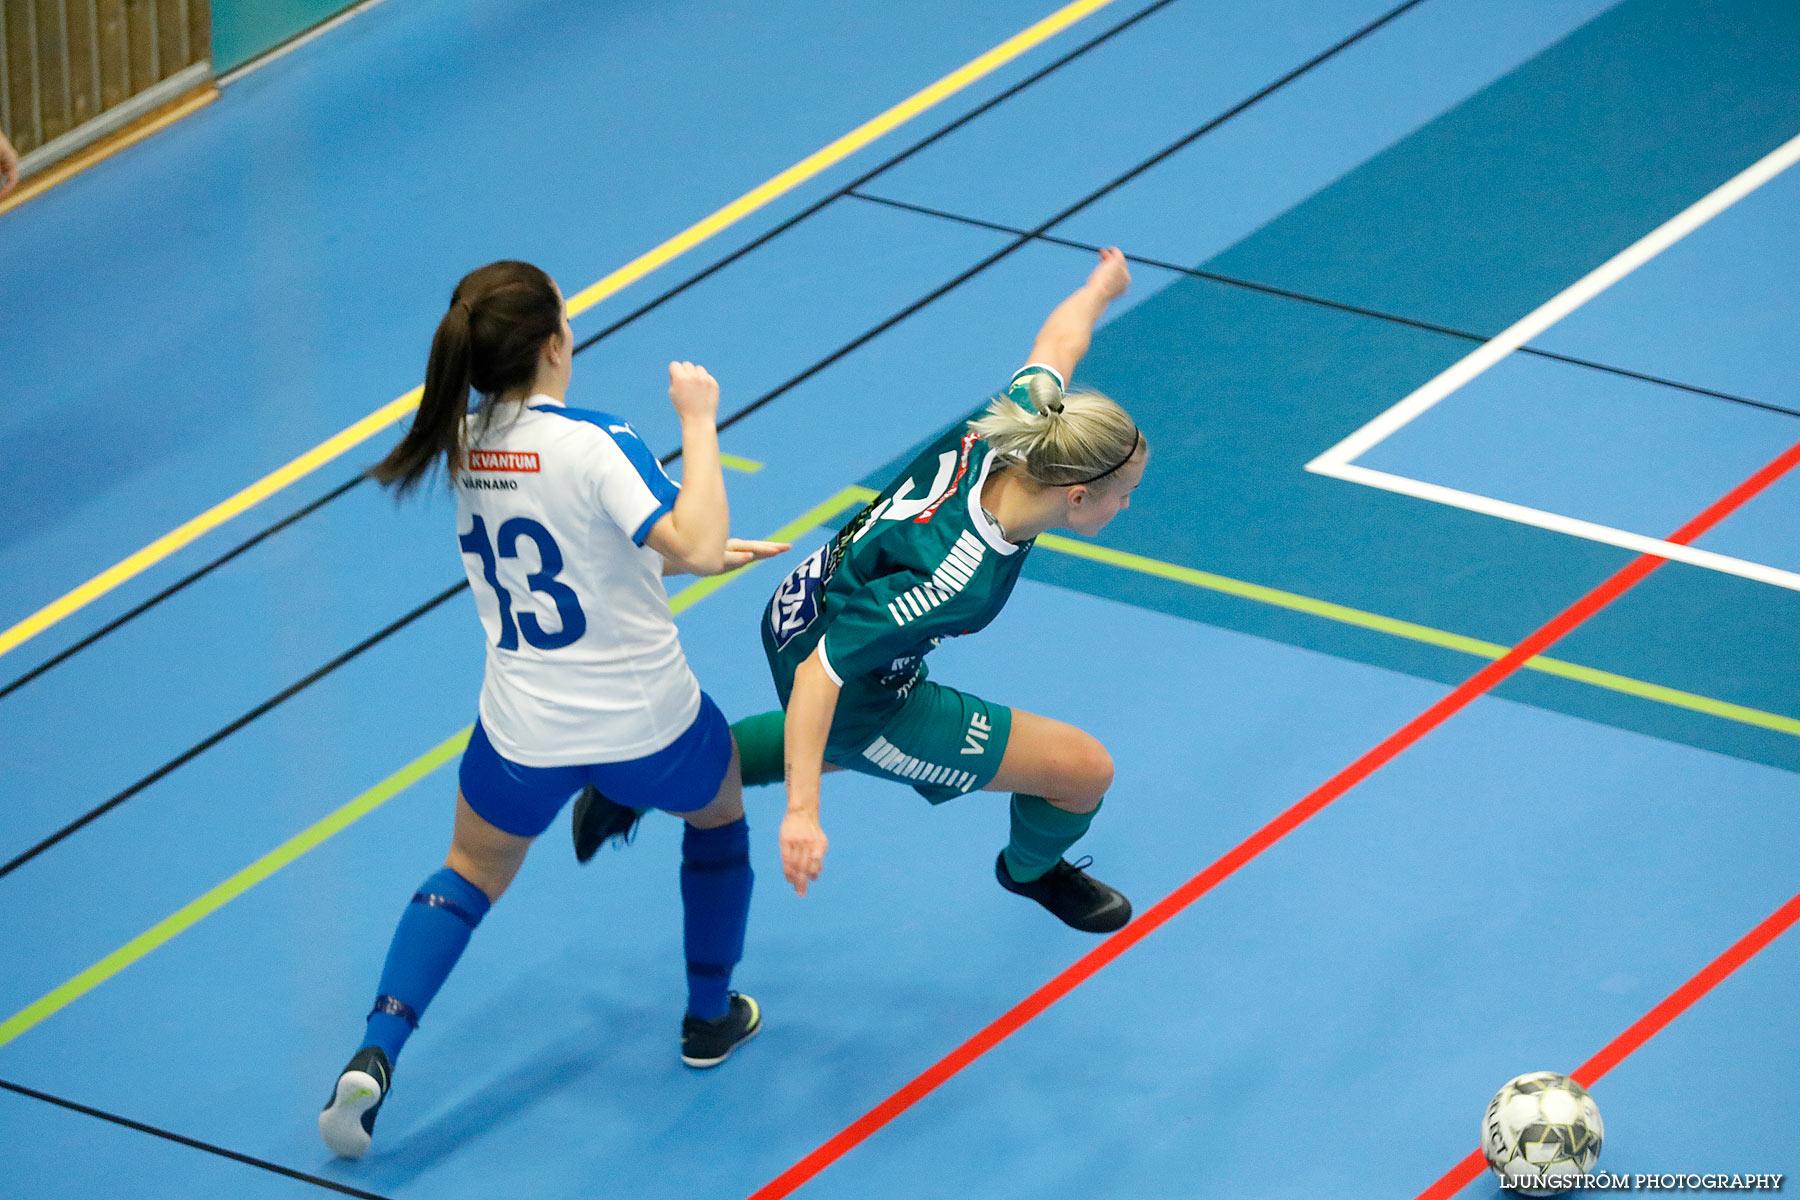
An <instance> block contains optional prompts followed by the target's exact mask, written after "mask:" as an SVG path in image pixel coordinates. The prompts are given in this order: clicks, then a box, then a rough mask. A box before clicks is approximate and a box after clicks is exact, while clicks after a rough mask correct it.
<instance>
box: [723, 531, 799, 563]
mask: <svg viewBox="0 0 1800 1200" xmlns="http://www.w3.org/2000/svg"><path fill="white" fill-rule="evenodd" d="M793 548H794V544H793V543H792V542H758V541H752V540H750V539H747V538H726V539H725V569H726V570H727V571H735V570H736V569H737V568H739V567H747V566H749V565H750V564H751V563H753V562H761V561H762V560H763V559H765V558H774V557H775V556H776V555H777V554H783V553H785V552H787V551H789V550H792V549H793Z"/></svg>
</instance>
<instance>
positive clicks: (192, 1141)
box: [0, 1079, 388, 1200]
mask: <svg viewBox="0 0 1800 1200" xmlns="http://www.w3.org/2000/svg"><path fill="white" fill-rule="evenodd" d="M0 1088H5V1089H6V1090H7V1091H9V1092H13V1093H14V1094H16V1095H20V1096H24V1097H25V1098H27V1099H29V1100H41V1101H43V1102H44V1103H45V1104H54V1105H56V1106H57V1107H58V1108H66V1109H68V1110H69V1111H70V1112H77V1113H80V1114H81V1115H82V1116H85V1117H96V1118H98V1119H100V1120H102V1121H110V1122H112V1123H113V1124H114V1125H122V1126H124V1127H125V1128H126V1129H133V1130H136V1131H137V1132H138V1133H147V1134H149V1135H150V1136H151V1137H159V1138H162V1139H163V1140H164V1141H169V1142H174V1143H176V1144H177V1145H181V1146H188V1147H191V1148H193V1149H195V1150H204V1151H206V1153H208V1154H216V1155H218V1156H219V1157H220V1158H229V1159H231V1160H232V1161H233V1162H240V1163H243V1164H244V1165H246V1166H251V1167H260V1168H262V1169H263V1170H265V1171H272V1172H274V1173H275V1174H277V1175H286V1176H287V1177H288V1178H289V1179H298V1180H300V1181H301V1182H302V1183H310V1184H312V1185H313V1186H315V1187H322V1188H325V1189H326V1190H328V1191H333V1192H338V1193H341V1194H342V1195H345V1196H360V1197H362V1198H363V1200H388V1198H387V1197H386V1196H383V1195H381V1194H380V1193H379V1192H365V1191H363V1190H362V1189H361V1188H356V1187H351V1186H350V1185H349V1184H345V1183H338V1182H336V1181H335V1180H331V1179H322V1178H320V1177H319V1176H317V1175H308V1174H307V1173H306V1172H305V1171H296V1170H294V1169H293V1168H292V1167H284V1166H282V1165H281V1164H280V1163H272V1162H270V1161H268V1160H267V1159H264V1158H257V1157H255V1156H254V1155H250V1154H240V1153H238V1152H237V1151H236V1150H227V1149H226V1148H225V1147H223V1146H215V1145H213V1144H212V1143H211V1142H203V1141H201V1140H200V1139H199V1138H191V1137H188V1136H186V1135H185V1134H180V1133H171V1132H170V1131H169V1130H167V1129H158V1128H157V1127H156V1126H154V1125H146V1124H144V1123H143V1122H142V1121H134V1120H132V1119H131V1118H130V1117H121V1116H119V1115H118V1114H117V1113H109V1112H106V1111H105V1110H103V1109H98V1108H93V1107H90V1106H89V1105H86V1104H80V1103H77V1102H76V1101H74V1100H65V1099H63V1098H62V1097H61V1096H52V1095H51V1094H50V1093H49V1092H40V1091H38V1090H37V1089H36V1088H28V1087H26V1086H24V1085H23V1084H18V1083H12V1082H10V1081H8V1080H5V1079H0Z"/></svg>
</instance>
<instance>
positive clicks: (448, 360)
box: [369, 260, 562, 496]
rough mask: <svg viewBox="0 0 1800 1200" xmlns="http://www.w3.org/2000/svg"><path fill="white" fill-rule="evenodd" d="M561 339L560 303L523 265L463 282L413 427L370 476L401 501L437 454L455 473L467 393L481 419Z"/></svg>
mask: <svg viewBox="0 0 1800 1200" xmlns="http://www.w3.org/2000/svg"><path fill="white" fill-rule="evenodd" d="M561 332H562V297H561V296H560V295H559V294H558V293H557V290H556V285H555V284H554V283H552V282H551V280H550V277H549V276H548V275H546V274H544V272H542V271H540V270H539V269H538V268H536V267H534V266H532V265H531V264H530V263H523V262H514V261H511V260H505V261H501V262H494V263H489V264H488V265H487V266H485V267H477V268H476V269H475V270H473V271H471V272H469V273H468V274H467V275H465V276H463V278H462V282H460V283H458V284H457V285H456V290H455V291H454V292H452V293H451V294H450V311H449V312H447V313H445V314H444V317H443V319H442V320H441V321H439V322H438V327H437V333H435V334H434V335H432V339H431V358H430V359H429V361H427V363H426V365H425V389H424V395H423V396H422V397H421V399H420V400H419V410H418V412H416V413H414V414H413V423H412V427H411V428H410V429H408V430H407V431H406V436H405V437H403V438H401V439H400V444H399V445H397V446H395V447H394V448H393V450H391V451H390V452H389V453H388V456H387V457H386V458H384V459H382V460H381V461H380V462H379V463H376V464H375V466H374V467H372V468H370V470H369V474H370V475H371V476H373V477H374V478H375V480H376V481H377V482H378V483H380V484H381V485H382V486H384V487H388V486H392V487H394V488H396V489H397V490H398V492H399V493H400V494H401V495H402V496H404V495H405V494H406V493H408V492H410V491H411V490H412V489H413V488H414V487H416V486H418V484H419V481H420V480H422V479H424V478H425V477H426V476H427V475H429V474H431V472H432V469H433V468H434V467H436V466H437V463H438V456H439V455H440V454H441V455H443V461H444V464H445V466H446V468H447V469H448V470H450V471H452V472H454V471H455V470H456V468H457V467H458V466H460V465H461V464H462V460H463V451H464V448H465V447H464V444H463V422H464V419H465V418H466V417H467V416H468V415H469V389H470V388H471V387H472V388H474V389H475V390H476V391H478V392H480V393H481V396H482V411H483V413H484V414H485V413H488V412H489V411H490V410H491V407H492V404H493V401H494V399H495V397H497V396H499V395H501V394H502V393H504V392H507V391H510V390H512V389H513V388H517V387H523V386H526V385H528V384H530V383H531V381H532V380H533V379H535V378H536V377H537V365H538V354H539V352H540V351H541V350H542V349H543V346H544V342H545V341H547V340H548V339H550V338H553V337H558V336H560V335H561Z"/></svg>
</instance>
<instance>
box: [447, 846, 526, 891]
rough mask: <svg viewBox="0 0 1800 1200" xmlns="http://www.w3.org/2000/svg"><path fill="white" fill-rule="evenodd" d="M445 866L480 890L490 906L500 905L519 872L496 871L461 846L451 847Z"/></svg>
mask: <svg viewBox="0 0 1800 1200" xmlns="http://www.w3.org/2000/svg"><path fill="white" fill-rule="evenodd" d="M444 865H445V866H446V867H449V868H450V869H451V870H452V871H455V872H456V873H457V874H458V875H461V876H462V877H463V878H464V879H466V880H468V881H469V882H470V883H472V884H474V885H475V886H476V887H478V888H480V889H481V891H482V894H484V895H485V896H487V898H488V903H489V904H495V903H498V902H499V900H500V897H501V896H503V895H505V894H506V889H507V887H508V886H509V885H511V883H512V881H513V876H514V875H515V874H517V870H516V869H515V870H512V871H507V870H503V869H495V868H493V867H492V866H490V865H489V864H485V863H482V862H480V861H478V860H477V856H475V855H473V854H470V853H468V852H467V851H466V850H464V849H463V848H462V847H460V846H452V847H450V853H449V854H447V855H445V856H444Z"/></svg>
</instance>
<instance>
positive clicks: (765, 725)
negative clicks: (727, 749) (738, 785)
mask: <svg viewBox="0 0 1800 1200" xmlns="http://www.w3.org/2000/svg"><path fill="white" fill-rule="evenodd" d="M786 721H787V714H786V713H784V712H782V711H781V710H780V709H779V708H778V709H776V710H775V711H774V712H766V713H757V714H756V715H755V716H754V717H745V718H744V719H743V720H741V721H739V722H738V723H737V724H736V725H733V726H732V727H731V737H732V740H733V741H735V742H737V748H738V767H739V769H740V770H742V771H743V773H744V786H745V787H762V786H763V785H764V784H770V783H780V782H781V777H782V765H783V764H782V760H781V752H782V727H783V725H784V723H785V722H786Z"/></svg>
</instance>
